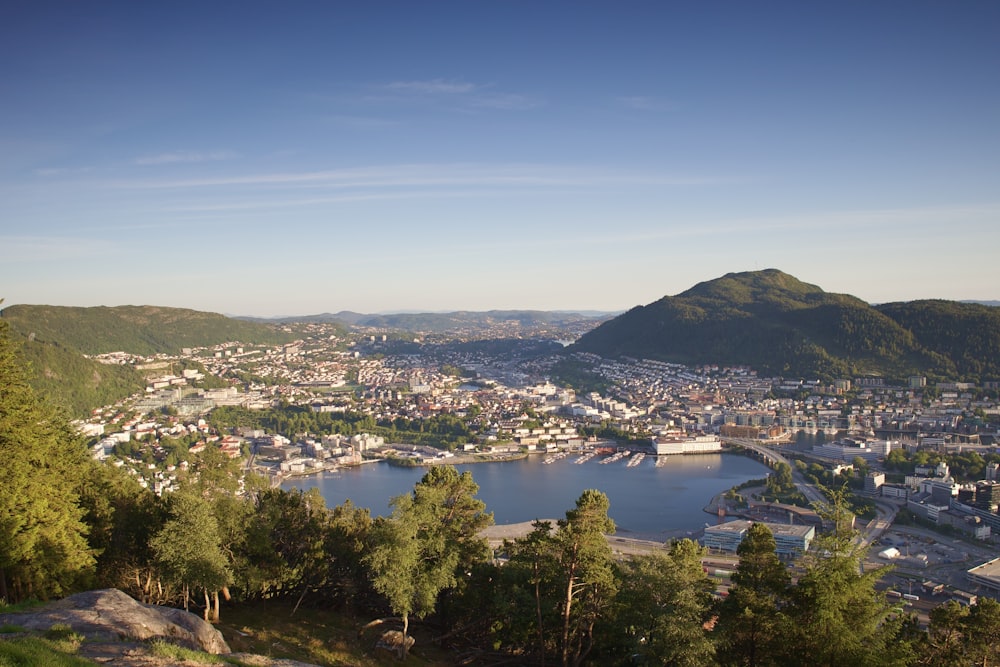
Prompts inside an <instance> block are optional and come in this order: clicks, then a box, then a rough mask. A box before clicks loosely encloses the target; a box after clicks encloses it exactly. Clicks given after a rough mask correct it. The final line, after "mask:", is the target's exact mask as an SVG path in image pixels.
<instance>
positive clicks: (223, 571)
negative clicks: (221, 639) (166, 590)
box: [150, 493, 232, 621]
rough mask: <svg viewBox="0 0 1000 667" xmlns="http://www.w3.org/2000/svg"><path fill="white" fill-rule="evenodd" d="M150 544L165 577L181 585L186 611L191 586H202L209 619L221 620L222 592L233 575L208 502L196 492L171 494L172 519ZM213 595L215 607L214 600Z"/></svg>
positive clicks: (207, 618)
mask: <svg viewBox="0 0 1000 667" xmlns="http://www.w3.org/2000/svg"><path fill="white" fill-rule="evenodd" d="M150 546H151V548H152V550H153V553H154V554H155V559H156V563H157V565H158V566H159V567H160V569H161V571H162V573H163V576H164V579H166V580H167V581H168V582H170V583H173V584H177V585H179V586H181V588H182V597H183V599H184V609H185V611H186V610H187V609H188V604H189V601H190V591H191V589H192V588H196V589H198V588H200V589H202V590H203V591H204V594H205V620H206V621H207V620H209V619H210V618H212V619H213V620H216V621H218V620H219V604H218V591H219V590H220V589H222V588H224V587H225V586H228V585H229V584H230V583H231V581H232V574H231V572H230V570H229V565H228V563H227V561H226V556H225V554H224V553H223V552H222V549H221V547H220V539H219V526H218V523H217V522H216V519H215V516H214V515H213V514H212V508H211V507H210V506H209V504H208V502H207V501H206V500H205V499H204V498H202V497H201V496H198V495H195V494H192V493H176V494H174V495H173V496H171V498H170V518H169V519H167V521H166V523H165V524H164V525H163V528H162V529H161V530H160V531H159V532H158V533H157V534H156V535H154V536H153V538H152V540H151V543H150ZM213 594H214V595H215V598H214V602H215V608H214V609H212V601H211V600H210V596H212V595H213Z"/></svg>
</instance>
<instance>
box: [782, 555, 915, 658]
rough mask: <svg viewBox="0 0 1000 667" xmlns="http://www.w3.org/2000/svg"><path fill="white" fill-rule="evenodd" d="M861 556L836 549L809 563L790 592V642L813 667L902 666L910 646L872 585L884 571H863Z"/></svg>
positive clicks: (879, 593) (899, 622)
mask: <svg viewBox="0 0 1000 667" xmlns="http://www.w3.org/2000/svg"><path fill="white" fill-rule="evenodd" d="M862 562H863V558H862V554H861V553H859V552H856V551H845V550H840V551H836V552H832V553H831V554H829V555H828V556H826V557H823V558H813V559H812V560H811V561H810V562H809V563H808V566H807V570H806V573H805V575H804V576H802V577H801V578H800V579H799V581H798V584H797V585H796V586H795V587H794V589H793V591H792V602H791V605H790V606H789V609H788V614H789V616H790V618H791V619H792V626H791V627H792V630H791V631H790V635H791V636H790V637H789V640H790V643H791V644H793V645H794V646H796V650H797V651H800V652H801V654H803V655H808V656H810V661H811V663H812V664H815V665H829V666H833V665H843V666H844V667H853V666H854V665H871V666H872V667H876V666H882V665H887V666H888V665H906V664H909V662H910V661H911V660H912V657H913V656H912V654H911V646H910V644H909V642H908V641H905V639H904V638H903V637H902V636H901V633H902V630H903V622H902V619H901V618H900V617H899V616H898V615H896V614H894V613H893V612H894V610H893V608H892V606H891V605H890V604H889V603H888V602H887V601H886V598H885V595H883V594H882V593H881V592H880V591H877V590H876V589H875V582H876V581H877V580H878V579H879V578H880V577H881V576H882V575H883V574H885V569H874V570H869V571H867V572H864V571H862V570H863V568H862Z"/></svg>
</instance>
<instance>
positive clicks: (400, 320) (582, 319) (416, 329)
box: [241, 310, 611, 334]
mask: <svg viewBox="0 0 1000 667" xmlns="http://www.w3.org/2000/svg"><path fill="white" fill-rule="evenodd" d="M610 316H611V314H609V313H600V312H595V311H587V312H583V313H578V312H570V311H543V310H489V311H466V310H460V311H454V312H447V313H387V314H386V313H383V314H367V315H366V314H363V313H355V312H352V311H347V310H345V311H340V312H339V313H322V314H319V315H304V316H299V317H281V318H275V319H259V318H241V319H247V320H250V321H254V322H280V323H286V324H288V323H296V322H328V323H333V324H342V325H345V326H349V327H360V328H373V329H392V330H397V331H409V332H413V333H424V334H429V333H450V332H457V331H467V330H469V329H475V330H486V329H489V328H491V327H499V326H505V325H510V324H514V323H516V324H517V325H518V326H521V327H523V328H524V329H525V330H532V329H545V328H548V327H556V328H562V329H567V330H571V329H574V328H580V327H581V326H582V327H583V328H586V329H589V328H591V327H593V326H595V325H596V324H597V323H599V322H601V321H603V320H605V319H607V318H608V317H610Z"/></svg>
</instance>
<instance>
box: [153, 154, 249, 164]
mask: <svg viewBox="0 0 1000 667" xmlns="http://www.w3.org/2000/svg"><path fill="white" fill-rule="evenodd" d="M238 157H239V154H238V153H236V152H235V151H209V152H195V151H174V152H171V153H159V154H157V155H143V156H140V157H137V158H136V159H135V164H138V165H142V166H152V165H160V164H177V163H194V162H217V161H219V160H233V159H236V158H238Z"/></svg>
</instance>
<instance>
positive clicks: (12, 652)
mask: <svg viewBox="0 0 1000 667" xmlns="http://www.w3.org/2000/svg"><path fill="white" fill-rule="evenodd" d="M70 650H74V649H70ZM93 664H94V663H92V662H91V661H89V660H84V659H83V658H80V657H77V656H75V655H72V653H70V652H67V647H65V646H63V645H62V643H59V642H53V641H51V640H47V639H43V638H40V637H18V638H17V639H11V640H4V641H0V665H3V667H8V666H10V667H35V665H46V667H93Z"/></svg>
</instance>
